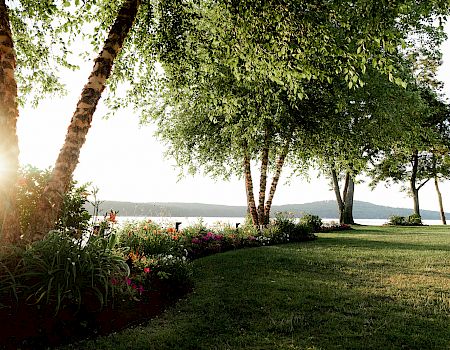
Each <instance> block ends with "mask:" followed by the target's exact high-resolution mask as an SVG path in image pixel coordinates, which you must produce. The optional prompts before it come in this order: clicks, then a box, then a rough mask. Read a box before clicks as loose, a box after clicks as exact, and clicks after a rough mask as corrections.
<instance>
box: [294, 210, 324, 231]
mask: <svg viewBox="0 0 450 350" xmlns="http://www.w3.org/2000/svg"><path fill="white" fill-rule="evenodd" d="M300 224H302V225H305V226H308V227H310V228H311V230H312V232H319V231H320V228H321V227H322V226H323V222H322V219H321V218H320V216H318V215H313V214H304V215H303V216H302V217H301V218H300Z"/></svg>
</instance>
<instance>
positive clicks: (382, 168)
mask: <svg viewBox="0 0 450 350" xmlns="http://www.w3.org/2000/svg"><path fill="white" fill-rule="evenodd" d="M418 92H419V94H418V97H417V99H416V102H415V105H416V106H422V107H421V108H420V109H418V110H417V111H416V115H415V117H414V118H413V119H412V123H411V125H410V127H409V129H405V131H404V133H403V134H402V135H399V139H398V140H396V141H395V142H393V143H388V144H386V147H385V148H384V149H383V150H382V152H381V153H380V155H379V157H378V162H376V163H375V164H374V165H375V166H374V167H373V169H371V170H370V174H371V175H372V185H375V184H377V183H379V182H380V181H386V182H387V183H389V182H393V183H401V184H404V183H408V186H406V187H404V190H406V191H407V192H408V193H409V194H410V196H411V197H412V199H413V212H414V214H415V215H417V216H420V201H419V191H420V189H422V188H423V186H425V184H426V183H428V181H430V180H431V179H434V177H435V175H436V174H437V172H438V170H437V167H436V165H437V164H436V157H435V155H434V154H433V152H436V150H437V149H442V147H443V146H444V147H445V146H446V145H448V139H446V137H443V134H442V128H441V126H442V125H448V114H447V113H442V109H441V110H439V109H436V108H435V106H434V105H435V103H434V102H433V100H434V101H436V99H437V98H438V96H437V95H436V94H435V93H433V92H432V91H430V90H429V89H428V88H424V87H419V88H418ZM446 128H447V127H446ZM446 128H445V129H446ZM446 133H447V134H448V132H446ZM442 170H443V171H444V167H442Z"/></svg>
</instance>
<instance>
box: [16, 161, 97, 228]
mask: <svg viewBox="0 0 450 350" xmlns="http://www.w3.org/2000/svg"><path fill="white" fill-rule="evenodd" d="M50 174H51V171H50V170H49V169H47V170H40V169H38V168H35V167H32V166H25V167H23V168H21V169H20V174H19V183H18V187H17V188H18V191H17V206H18V209H19V217H20V224H21V227H22V230H25V228H26V227H28V225H29V224H30V220H31V219H32V217H33V215H34V213H35V211H36V207H37V203H38V200H39V198H40V197H41V195H42V193H43V191H44V188H45V186H46V184H47V181H48V179H49V178H50ZM88 186H89V184H88V183H87V184H83V185H81V186H77V182H76V181H72V183H71V186H70V188H69V190H68V192H67V193H66V194H65V195H64V205H63V209H62V212H61V214H60V216H59V219H58V221H57V223H56V228H57V229H59V230H62V231H68V232H71V233H72V234H73V235H75V236H78V237H79V236H80V235H81V233H82V232H86V231H87V230H88V227H89V221H90V219H91V215H90V214H89V212H88V211H87V210H86V209H85V203H86V202H87V195H88Z"/></svg>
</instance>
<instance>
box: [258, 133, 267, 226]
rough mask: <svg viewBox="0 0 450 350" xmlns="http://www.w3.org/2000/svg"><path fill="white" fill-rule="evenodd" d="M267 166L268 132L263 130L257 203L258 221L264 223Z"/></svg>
mask: <svg viewBox="0 0 450 350" xmlns="http://www.w3.org/2000/svg"><path fill="white" fill-rule="evenodd" d="M268 166H269V132H268V130H267V129H266V131H265V132H264V148H263V149H262V151H261V174H260V178H259V203H258V222H259V225H264V223H265V222H266V219H265V217H264V213H265V212H264V203H265V201H266V187H267V168H268Z"/></svg>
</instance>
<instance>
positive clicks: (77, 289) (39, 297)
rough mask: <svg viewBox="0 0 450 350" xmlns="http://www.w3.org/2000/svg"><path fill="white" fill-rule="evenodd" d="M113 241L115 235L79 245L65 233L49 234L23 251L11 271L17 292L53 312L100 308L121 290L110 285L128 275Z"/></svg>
mask: <svg viewBox="0 0 450 350" xmlns="http://www.w3.org/2000/svg"><path fill="white" fill-rule="evenodd" d="M115 241H116V239H115V235H112V236H111V237H109V238H103V237H96V236H91V237H89V239H88V241H87V242H86V243H85V244H82V243H81V241H76V240H74V239H73V238H71V237H69V236H68V235H66V234H64V233H61V232H58V231H52V232H50V233H49V234H48V235H47V236H46V237H45V238H44V239H43V240H42V241H38V242H35V243H33V244H32V245H31V246H29V247H28V248H27V249H26V250H25V251H23V254H22V256H21V259H20V261H19V264H18V267H17V268H16V270H15V271H14V274H15V280H16V284H17V285H18V290H19V292H20V293H21V294H23V296H24V297H26V300H27V301H28V302H31V303H35V304H41V303H45V304H49V305H51V306H53V307H54V308H55V311H56V312H58V311H59V310H60V309H61V308H62V307H63V306H66V305H76V306H78V307H80V306H81V304H82V303H84V302H86V301H88V302H89V304H90V305H92V302H93V301H96V307H100V308H101V307H103V306H104V305H105V304H107V303H108V299H109V298H110V297H114V295H115V293H116V292H117V291H118V289H120V288H121V287H120V286H115V285H114V284H112V283H111V281H112V280H113V279H117V280H123V279H125V278H126V276H128V274H129V268H128V265H127V264H126V262H125V260H124V259H123V257H122V255H121V254H120V252H118V251H116V250H115V249H114V245H115ZM16 290H17V289H16ZM121 291H122V292H123V290H121Z"/></svg>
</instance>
